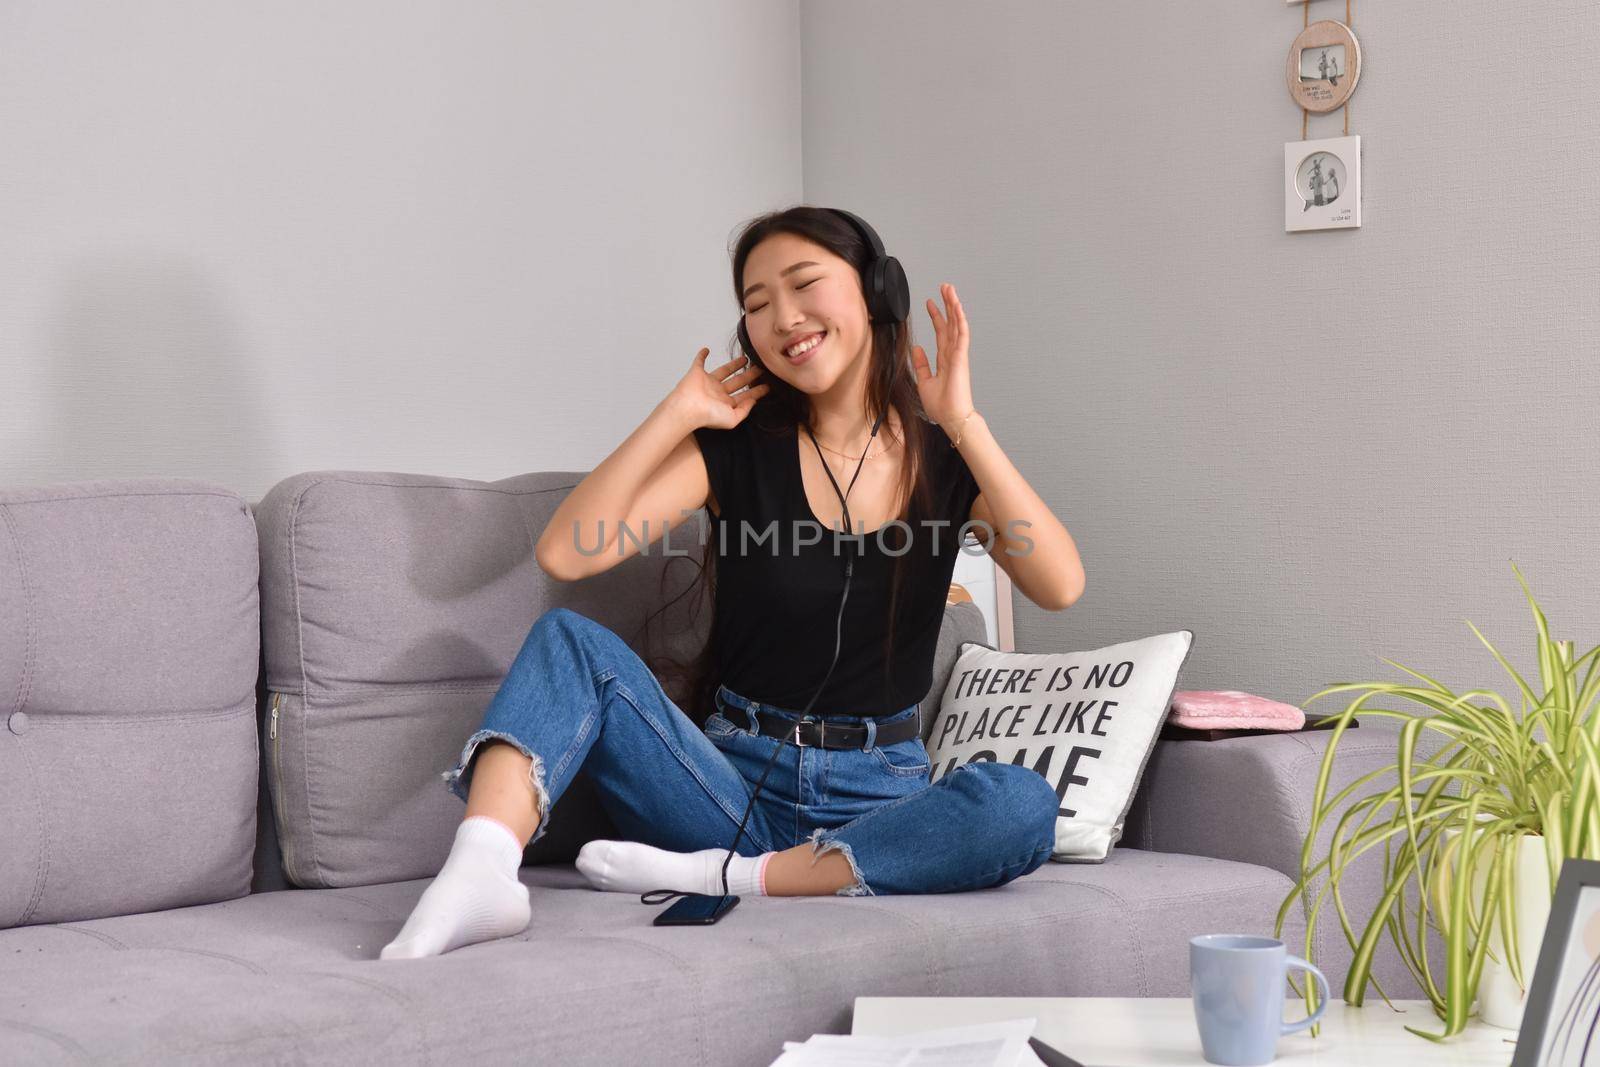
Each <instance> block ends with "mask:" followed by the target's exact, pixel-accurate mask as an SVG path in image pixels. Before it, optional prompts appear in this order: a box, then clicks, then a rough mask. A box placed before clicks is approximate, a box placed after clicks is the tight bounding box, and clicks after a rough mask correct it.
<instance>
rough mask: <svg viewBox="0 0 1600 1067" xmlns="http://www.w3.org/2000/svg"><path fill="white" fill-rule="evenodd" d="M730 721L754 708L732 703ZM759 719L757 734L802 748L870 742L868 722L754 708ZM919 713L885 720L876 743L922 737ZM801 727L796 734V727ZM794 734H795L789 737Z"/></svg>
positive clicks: (856, 745)
mask: <svg viewBox="0 0 1600 1067" xmlns="http://www.w3.org/2000/svg"><path fill="white" fill-rule="evenodd" d="M723 714H724V715H726V716H727V717H728V719H729V721H731V722H733V723H735V724H739V725H741V726H742V724H741V723H740V721H739V718H738V716H746V717H748V716H749V715H750V714H752V709H748V708H739V707H732V706H730V707H729V708H728V709H727V710H726V711H724V712H723ZM753 714H754V715H755V719H756V733H758V734H761V735H763V736H766V737H782V738H786V739H788V740H789V741H791V742H792V743H794V744H796V745H798V746H800V747H801V748H863V747H865V746H866V743H867V727H866V725H865V724H863V725H861V726H856V725H855V724H853V723H843V722H825V721H823V720H821V719H800V720H798V721H796V720H794V719H785V718H782V717H781V716H777V715H768V714H766V713H765V712H762V711H754V712H753ZM917 719H918V716H916V715H913V716H911V717H910V718H909V719H901V720H900V721H899V722H891V723H885V724H883V725H881V726H879V727H877V738H876V740H875V742H874V743H875V744H879V745H892V744H895V743H897V742H900V741H909V740H910V739H911V738H913V737H919V736H921V724H920V723H919V722H918V721H917ZM797 726H798V727H799V730H798V732H797V733H796V730H795V728H796V727H797ZM791 734H795V736H792V737H791V736H790V735H791Z"/></svg>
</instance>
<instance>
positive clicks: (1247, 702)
mask: <svg viewBox="0 0 1600 1067" xmlns="http://www.w3.org/2000/svg"><path fill="white" fill-rule="evenodd" d="M1167 721H1168V722H1170V723H1172V724H1173V725H1174V726H1186V727H1189V728H1190V729H1194V730H1300V729H1303V728H1304V727H1305V724H1306V713H1305V712H1303V711H1301V710H1300V709H1299V708H1297V707H1295V706H1294V705H1293V704H1284V703H1280V702H1279V701H1276V700H1268V699H1267V698H1266V697H1259V696H1256V695H1255V694H1253V693H1242V692H1240V691H1239V690H1237V689H1179V690H1176V691H1174V692H1173V694H1172V707H1171V709H1170V710H1169V714H1168V716H1167Z"/></svg>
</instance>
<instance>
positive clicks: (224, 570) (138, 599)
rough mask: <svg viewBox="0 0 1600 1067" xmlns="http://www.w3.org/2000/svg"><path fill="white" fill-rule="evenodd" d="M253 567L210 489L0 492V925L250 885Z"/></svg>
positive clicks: (81, 486)
mask: <svg viewBox="0 0 1600 1067" xmlns="http://www.w3.org/2000/svg"><path fill="white" fill-rule="evenodd" d="M257 573H258V557H257V550H256V529H255V525H254V523H253V522H252V520H251V516H250V511H249V508H248V506H247V505H246V503H245V502H244V500H242V499H241V498H240V497H239V496H238V495H237V494H235V493H234V492H232V491H231V490H228V489H225V488H222V487H219V486H215V485H211V484H209V483H205V482H200V481H194V480H190V479H177V478H151V479H128V480H118V481H91V482H72V483H65V484H60V485H52V486H43V487H38V488H29V489H13V490H6V491H0V812H3V813H4V818H0V927H7V926H15V925H18V924H23V923H47V922H60V921H66V920H76V919H90V918H96V917H99V916H107V915H121V914H126V913H131V912H141V911H147V910H151V909H157V908H172V907H178V906H181V905H188V904H195V903H199V902H203V901H218V900H228V899H230V898H233V897H237V896H240V895H242V894H244V893H247V892H249V889H250V873H251V853H252V850H253V847H254V843H255V833H256V773H257V769H256V762H257V758H258V753H257V748H256V735H255V728H254V727H255V717H254V711H255V681H256V674H257V671H258V667H259V654H260V614H259V610H260V606H259V601H258V597H257V582H256V580H257Z"/></svg>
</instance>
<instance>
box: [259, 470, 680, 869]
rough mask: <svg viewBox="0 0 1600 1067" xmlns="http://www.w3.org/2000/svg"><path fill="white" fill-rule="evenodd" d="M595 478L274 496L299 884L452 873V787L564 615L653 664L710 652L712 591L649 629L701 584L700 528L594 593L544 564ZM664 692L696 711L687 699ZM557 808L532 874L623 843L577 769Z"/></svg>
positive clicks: (289, 854)
mask: <svg viewBox="0 0 1600 1067" xmlns="http://www.w3.org/2000/svg"><path fill="white" fill-rule="evenodd" d="M582 477H583V475H582V474H581V473H577V472H572V473H563V472H541V473H532V474H523V475H518V476H516V477H511V478H505V479H502V480H500V481H495V482H480V481H473V480H470V479H463V478H444V477H434V476H429V475H414V474H391V473H374V472H359V471H356V472H351V471H313V472H308V473H304V474H298V475H295V476H294V477H292V478H289V479H286V480H285V481H283V482H280V483H278V484H277V485H275V486H273V487H272V489H271V490H269V491H268V492H267V494H266V496H264V497H263V498H262V500H261V504H260V507H259V508H258V509H257V512H256V519H257V524H258V526H259V529H260V536H261V595H262V637H263V643H264V651H265V675H266V686H265V689H266V694H265V700H266V707H265V708H264V709H263V724H262V744H263V746H264V751H265V762H266V764H267V768H268V784H269V791H270V793H271V794H272V798H273V802H274V810H275V815H276V823H277V834H278V839H279V843H280V846H281V853H282V857H283V861H284V875H285V877H286V879H287V881H288V882H289V883H291V884H294V885H299V886H307V887H322V888H325V887H334V886H357V885H369V884H372V883H378V882H390V881H395V880H402V879H408V878H418V877H423V876H427V875H432V874H434V873H436V872H437V871H438V869H439V867H440V866H441V865H442V864H443V863H444V859H445V857H446V856H447V855H448V854H449V851H450V843H451V840H452V838H453V835H454V833H455V827H456V825H457V824H458V823H459V822H460V821H461V817H462V814H463V810H464V809H463V806H462V803H461V801H460V800H459V799H458V798H457V797H455V796H454V795H452V794H451V793H450V792H449V790H448V789H447V788H446V787H445V785H444V782H443V779H442V777H441V775H442V774H443V772H445V771H447V770H449V769H450V768H451V767H452V766H453V765H454V763H455V760H456V759H457V758H458V757H459V755H460V752H461V746H462V743H463V742H464V741H465V740H466V738H467V737H468V736H469V735H470V734H471V733H472V731H473V730H475V729H476V728H477V727H478V725H479V723H480V721H481V720H482V717H483V712H484V709H485V708H486V707H487V706H488V704H489V701H490V699H491V698H492V697H493V696H494V694H495V692H496V691H497V690H498V689H499V687H500V682H501V680H502V679H503V678H504V677H505V675H506V672H507V671H509V670H510V667H511V663H512V661H513V660H514V659H515V658H516V654H517V651H518V650H519V649H520V648H521V646H522V643H523V641H524V639H525V638H526V637H527V634H528V630H529V629H530V628H531V627H532V626H533V623H534V622H535V621H536V620H537V619H538V618H539V616H540V615H542V614H543V613H544V612H546V611H548V610H550V609H551V608H554V607H558V606H559V607H568V608H571V609H573V610H575V611H578V612H581V613H583V614H585V615H587V616H589V617H590V618H593V619H595V620H597V621H599V622H601V623H604V624H605V625H606V626H609V627H610V628H611V629H613V630H615V631H616V632H617V633H618V635H619V636H621V637H622V638H623V639H624V640H625V641H627V642H628V644H629V645H630V646H631V647H633V648H634V650H635V651H637V652H639V653H640V654H641V655H643V656H645V658H646V660H647V662H650V663H651V664H652V666H656V665H657V663H658V661H661V662H664V661H662V660H661V657H670V658H671V659H673V660H676V661H678V662H680V663H682V662H687V660H688V659H690V658H692V656H693V655H694V654H695V653H697V652H698V651H699V650H700V649H701V648H702V647H703V645H704V643H705V635H706V634H707V633H708V632H709V625H710V610H709V603H708V600H707V598H706V597H705V596H704V588H703V585H702V588H701V595H700V596H699V597H696V598H690V597H687V596H685V597H682V598H681V599H679V600H678V601H677V602H676V603H674V604H672V605H671V606H670V607H668V608H667V610H666V611H665V612H663V613H662V614H661V615H660V616H659V617H657V618H655V619H654V620H653V621H650V626H649V628H648V630H646V629H644V624H645V623H646V621H647V620H650V617H651V616H652V615H653V614H654V613H655V612H656V611H657V610H658V609H660V608H661V607H662V605H663V604H666V603H667V602H668V601H670V600H672V599H673V598H674V597H677V596H678V594H681V593H684V592H686V591H687V590H688V589H689V587H690V586H691V585H692V584H693V583H694V580H695V578H696V577H697V576H698V573H699V568H698V560H699V548H700V545H701V544H703V541H704V537H705V535H706V533H707V527H706V526H705V524H703V523H697V522H695V521H693V520H691V521H690V522H689V523H686V524H685V525H684V526H682V527H680V528H679V529H678V530H676V531H674V532H673V534H672V536H671V538H670V539H669V542H668V546H669V547H670V548H671V549H672V551H673V553H675V554H673V555H668V554H667V553H666V552H664V551H662V548H663V546H662V544H661V542H660V540H659V539H658V540H657V542H656V543H655V544H654V545H653V546H651V548H650V550H649V551H646V552H642V553H639V554H638V555H635V556H634V557H633V558H631V559H628V560H626V561H624V562H623V563H621V564H620V565H618V566H616V567H614V568H612V569H611V570H609V571H607V572H605V573H604V574H600V575H596V576H594V577H592V578H588V579H585V580H583V581H580V582H558V581H555V580H554V579H552V578H550V577H549V576H548V575H546V574H545V573H544V571H543V570H542V569H540V567H539V566H538V563H537V562H536V561H535V559H534V557H533V546H534V543H535V541H536V540H537V539H538V536H539V534H540V533H541V532H542V531H543V529H544V527H545V525H546V524H547V523H548V522H549V520H550V517H551V515H552V514H553V513H554V512H555V509H556V507H557V505H559V504H560V502H561V500H562V499H563V498H564V497H565V495H566V494H567V493H568V492H569V491H571V489H572V488H573V486H575V485H576V484H577V483H578V482H579V481H580V480H581V479H582ZM682 553H687V554H682ZM662 680H663V686H664V688H666V689H667V691H668V694H669V695H671V696H673V698H674V699H675V700H679V701H680V702H681V701H682V700H683V699H684V696H685V694H684V693H683V691H682V687H681V686H679V685H678V684H677V683H676V681H674V680H673V678H671V677H663V679H662ZM274 712H276V714H274ZM561 803H562V804H563V806H564V808H565V809H566V811H567V817H566V818H562V819H559V820H554V821H552V822H551V826H550V832H549V833H548V834H546V835H545V836H544V837H543V838H542V839H541V840H540V841H539V842H538V843H537V844H534V845H532V846H531V847H530V848H529V849H528V852H527V854H526V856H525V860H526V862H529V863H539V862H551V861H566V860H570V859H572V858H573V857H575V856H576V855H577V851H578V848H579V847H580V846H581V845H582V844H583V843H584V842H585V841H588V840H590V839H591V838H594V837H603V836H614V835H615V830H614V828H613V827H612V824H611V821H610V819H609V818H608V817H607V816H606V815H605V813H604V811H603V810H602V809H601V807H600V804H599V802H598V797H597V796H596V794H595V793H594V789H593V786H592V784H591V783H590V782H589V779H588V777H587V775H585V774H584V773H582V772H581V771H580V772H579V774H578V777H577V779H576V780H575V781H574V782H573V784H572V786H571V788H570V789H569V791H568V793H567V794H566V795H565V796H564V797H563V798H562V801H561Z"/></svg>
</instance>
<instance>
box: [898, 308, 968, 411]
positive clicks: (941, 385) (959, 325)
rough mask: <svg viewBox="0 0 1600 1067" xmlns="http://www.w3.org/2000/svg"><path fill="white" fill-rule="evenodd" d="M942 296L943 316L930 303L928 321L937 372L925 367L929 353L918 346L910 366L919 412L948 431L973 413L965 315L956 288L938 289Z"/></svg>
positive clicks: (914, 350)
mask: <svg viewBox="0 0 1600 1067" xmlns="http://www.w3.org/2000/svg"><path fill="white" fill-rule="evenodd" d="M939 291H940V293H941V294H943V296H944V307H945V311H944V314H942V315H941V314H940V313H939V309H938V308H937V307H936V306H935V305H934V302H933V301H932V300H931V299H930V300H929V301H928V317H929V318H931V319H932V320H933V332H934V335H935V336H936V337H937V338H938V340H939V345H938V351H937V356H938V360H939V372H938V373H937V374H935V373H933V371H932V370H930V369H929V367H928V353H927V352H926V351H924V350H923V348H922V346H921V345H913V346H912V348H911V365H912V367H913V368H914V369H915V370H916V374H917V392H918V393H919V394H921V396H922V409H923V410H924V411H926V412H927V413H928V418H930V419H932V420H933V421H934V422H937V423H939V425H941V426H944V427H947V429H946V431H945V432H947V433H948V432H949V430H948V426H949V424H951V423H954V422H956V421H958V420H960V419H962V418H964V417H965V416H966V415H967V413H968V412H970V411H971V410H972V375H971V372H970V370H969V369H968V367H967V339H968V332H967V314H966V312H965V311H963V310H961V299H960V298H959V297H958V296H956V290H955V286H953V285H949V284H945V285H941V286H940V287H939Z"/></svg>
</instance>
